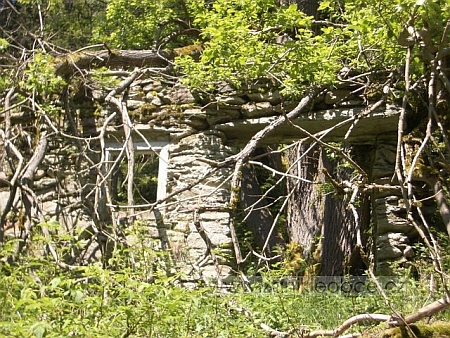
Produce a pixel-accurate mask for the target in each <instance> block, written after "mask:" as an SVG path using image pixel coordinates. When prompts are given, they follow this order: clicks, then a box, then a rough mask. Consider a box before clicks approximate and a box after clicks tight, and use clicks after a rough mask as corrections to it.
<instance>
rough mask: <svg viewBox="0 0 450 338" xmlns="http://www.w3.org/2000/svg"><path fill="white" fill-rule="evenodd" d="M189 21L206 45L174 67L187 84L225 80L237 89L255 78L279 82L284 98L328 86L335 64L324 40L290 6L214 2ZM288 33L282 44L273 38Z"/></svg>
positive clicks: (178, 61) (267, 2) (255, 2)
mask: <svg viewBox="0 0 450 338" xmlns="http://www.w3.org/2000/svg"><path fill="white" fill-rule="evenodd" d="M194 23H195V24H196V25H198V26H199V27H201V29H202V33H201V35H202V38H203V39H204V40H205V41H206V42H205V44H204V51H203V53H202V55H201V57H200V60H199V61H198V62H197V61H195V60H194V59H193V58H192V57H189V56H183V57H179V58H178V59H177V64H178V65H179V66H180V67H181V68H182V69H183V71H185V72H186V73H187V74H188V75H189V76H188V78H187V79H186V82H187V83H189V84H190V85H192V86H196V87H202V88H204V86H205V83H206V84H209V85H210V86H211V88H212V87H213V86H214V83H215V82H217V81H221V80H226V81H228V82H229V83H232V84H233V85H235V86H237V87H239V86H240V85H242V84H243V83H245V82H249V81H251V80H254V79H256V78H258V77H268V78H271V79H272V80H273V81H275V82H281V85H282V88H283V89H284V91H283V93H284V94H286V95H296V96H299V95H301V94H302V92H303V90H304V88H305V87H306V86H307V85H310V84H318V83H321V84H324V83H329V82H331V81H332V80H333V79H334V74H335V71H336V70H337V69H338V67H339V64H338V63H337V62H336V60H335V57H334V53H333V52H332V51H331V49H330V48H329V47H328V43H329V41H327V40H328V37H327V36H325V35H315V34H313V32H312V30H311V18H309V17H307V16H306V15H305V14H303V13H302V12H300V11H298V10H297V8H296V6H294V5H291V6H288V7H274V5H273V1H266V0H260V1H249V0H245V1H243V0H240V1H226V0H222V1H220V0H219V1H215V2H214V4H213V6H212V8H211V9H209V10H207V11H205V12H203V13H199V14H198V15H197V16H196V18H195V20H194ZM285 31H293V32H295V33H293V35H294V39H291V40H290V41H287V42H286V43H284V44H280V43H278V42H277V40H276V37H277V36H279V35H282V34H283V32H285Z"/></svg>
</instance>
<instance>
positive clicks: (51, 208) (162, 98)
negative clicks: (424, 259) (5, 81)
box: [0, 78, 416, 278]
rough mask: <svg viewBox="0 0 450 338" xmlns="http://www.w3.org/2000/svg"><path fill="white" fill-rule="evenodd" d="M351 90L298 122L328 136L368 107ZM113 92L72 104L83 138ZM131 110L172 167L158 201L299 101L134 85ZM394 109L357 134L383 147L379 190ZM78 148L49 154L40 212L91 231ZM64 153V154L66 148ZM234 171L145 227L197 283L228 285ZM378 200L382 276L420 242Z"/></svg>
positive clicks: (172, 204)
mask: <svg viewBox="0 0 450 338" xmlns="http://www.w3.org/2000/svg"><path fill="white" fill-rule="evenodd" d="M351 91H352V88H339V89H337V90H334V91H329V92H328V93H326V94H324V95H323V96H322V97H321V98H320V100H318V101H317V102H316V104H315V105H314V108H313V111H311V112H310V113H308V114H304V115H303V116H301V117H300V118H299V121H300V122H299V123H302V126H304V125H307V126H310V127H309V130H310V131H311V132H315V131H316V130H315V129H318V130H321V129H323V128H325V127H326V126H327V125H333V124H335V123H337V122H339V121H341V120H342V119H345V118H348V117H351V116H353V115H354V114H357V112H359V111H361V110H362V109H363V108H364V105H363V99H362V98H361V97H359V96H355V95H353V94H351ZM107 93H108V92H107V91H105V90H101V89H94V90H92V91H88V93H87V95H86V96H83V97H81V98H78V99H77V100H74V102H73V103H72V106H71V111H72V114H73V115H74V116H76V122H77V124H78V127H79V130H80V133H81V134H82V135H83V136H87V135H98V133H99V131H100V130H101V129H102V128H104V127H105V120H106V118H107V117H108V116H110V114H112V113H113V112H114V111H115V108H114V107H112V106H109V105H107V104H106V103H105V102H104V98H105V96H106V95H107ZM124 102H125V103H126V106H127V108H128V113H129V115H130V117H131V120H132V122H133V125H134V127H135V128H136V129H137V130H139V132H140V134H141V135H145V137H146V138H147V140H148V142H150V143H151V144H152V142H156V143H158V144H160V143H161V142H162V144H163V146H162V149H164V152H165V156H166V160H167V163H166V166H164V168H163V170H162V171H163V172H161V170H160V173H159V175H160V177H159V180H162V182H165V184H164V187H163V188H162V189H163V190H164V191H163V192H161V191H159V192H158V193H159V194H160V195H159V197H164V196H167V195H169V194H170V193H172V192H174V191H177V190H178V189H180V188H184V187H187V186H189V185H190V184H194V182H196V181H197V180H198V178H199V177H201V176H202V175H204V174H205V173H206V172H207V171H208V170H211V169H212V167H211V164H210V163H211V161H214V162H219V161H222V160H224V159H225V158H227V157H228V156H230V155H233V154H236V153H237V152H238V151H239V147H241V146H242V145H243V144H245V142H247V141H248V139H249V138H250V137H251V136H252V134H253V132H254V131H255V130H258V129H261V128H262V127H263V126H265V125H267V123H268V122H270V121H271V119H273V117H274V115H275V116H276V115H279V114H282V113H284V112H289V111H290V110H291V109H292V108H294V107H295V106H296V102H283V100H282V96H281V95H280V93H279V92H278V91H277V90H276V88H273V86H272V85H271V84H270V83H269V82H267V81H262V82H261V83H260V84H257V85H254V86H252V87H249V88H243V89H241V90H235V89H233V88H231V87H229V86H227V85H224V86H223V87H221V88H220V87H219V88H217V91H216V92H215V93H214V94H205V93H198V92H197V93H194V92H191V91H190V90H189V89H187V88H186V87H184V86H182V85H180V84H176V85H173V84H171V83H169V81H165V80H164V79H163V78H158V79H152V78H148V79H140V80H137V81H135V82H134V83H133V84H132V85H131V87H130V88H129V90H128V92H127V93H126V95H125V97H124ZM389 109H390V108H386V109H385V111H383V112H382V113H381V115H377V116H378V120H376V122H373V121H369V122H368V123H367V124H365V125H363V122H360V124H361V128H362V129H363V130H362V131H361V132H360V133H359V134H358V132H357V131H355V135H356V136H355V139H354V142H356V143H367V142H371V144H373V143H376V147H375V148H376V151H375V164H374V167H373V173H372V176H373V181H374V182H375V183H382V184H384V183H387V182H389V180H390V179H391V177H392V174H393V172H394V163H395V148H396V143H395V138H396V133H392V131H391V130H387V129H386V128H385V127H383V126H391V127H390V128H394V129H396V119H397V114H396V112H395V111H394V112H393V113H392V112H391V113H389V112H388V110H389ZM374 118H375V116H374ZM22 120H23V116H21V115H20V114H17V116H16V117H15V123H21V121H22ZM364 120H370V118H368V119H363V120H362V121H364ZM66 125H67V121H66ZM120 125H121V119H120V117H117V118H116V120H115V121H113V122H112V123H111V124H110V125H108V126H107V139H106V145H107V147H108V146H109V147H113V146H118V145H119V146H120V144H121V142H123V135H122V134H123V133H122V131H121V127H120ZM392 125H393V127H392ZM355 130H356V129H355ZM383 132H386V133H385V134H383ZM339 133H340V134H339ZM343 133H344V134H345V130H344V131H341V132H339V131H338V134H333V133H331V134H330V135H331V136H330V138H331V139H333V138H335V139H336V141H339V140H340V139H342V135H343ZM380 133H381V134H382V135H380ZM281 134H282V135H275V136H273V137H275V138H272V139H269V140H268V142H272V143H273V142H274V140H283V142H286V141H287V140H294V139H295V138H296V137H297V138H300V137H302V136H303V135H298V132H297V131H293V130H283V131H281ZM333 135H334V136H333ZM133 140H134V141H135V146H136V145H139V144H145V142H144V141H143V140H142V139H141V138H140V136H138V135H137V134H133ZM374 140H378V141H374ZM73 143H74V141H67V140H63V139H61V140H60V143H59V142H58V140H57V142H55V143H54V144H51V145H50V147H51V153H50V154H49V155H47V157H46V158H45V160H44V162H43V163H42V165H41V167H40V168H39V170H38V171H37V173H36V176H35V182H34V185H35V187H36V191H37V194H38V196H39V199H40V201H41V203H42V210H43V211H44V212H45V214H46V215H47V216H48V217H49V218H52V219H54V220H57V221H59V222H60V223H61V224H62V225H63V226H64V227H65V228H66V229H71V228H72V227H75V226H78V227H80V226H81V227H85V228H89V227H90V226H91V224H90V222H91V220H90V216H89V215H90V214H91V213H92V203H91V202H90V199H92V195H89V192H90V191H92V188H93V182H92V178H91V177H90V176H89V174H90V170H89V167H88V166H87V165H86V164H80V157H79V156H78V155H79V154H78V153H79V149H80V148H79V147H78V148H77V146H76V145H74V144H73ZM61 144H64V147H62V148H61ZM83 147H84V148H83V149H84V150H85V151H86V152H87V153H89V156H92V158H94V159H95V160H98V158H99V151H101V150H102V149H100V147H99V144H98V143H94V145H91V146H90V147H86V145H83ZM77 154H78V155H77ZM203 159H206V161H204V160H203ZM160 168H161V167H160ZM231 172H232V169H231V168H224V169H221V170H220V171H218V172H216V173H215V174H214V175H212V176H210V177H208V178H207V179H205V180H204V181H202V182H200V183H199V184H198V185H196V186H195V187H194V188H192V189H188V190H185V191H183V192H182V193H180V194H178V195H176V196H174V197H173V198H170V199H168V200H167V201H166V205H165V206H163V207H160V208H159V211H160V212H161V213H162V215H163V218H162V221H160V222H157V221H156V220H155V219H154V217H149V219H147V220H144V221H146V222H148V226H149V236H150V237H152V238H153V239H154V240H156V241H157V242H159V243H160V246H161V247H163V248H169V249H170V250H171V252H172V253H173V255H174V256H175V257H176V258H177V259H178V260H179V261H181V262H182V264H184V265H185V266H186V267H189V268H188V271H187V272H189V273H191V274H194V275H195V278H199V277H200V278H201V277H203V278H208V277H212V276H216V275H217V274H219V275H220V276H222V277H224V278H225V277H226V276H227V275H229V274H231V273H232V271H231V269H232V268H231V267H230V256H232V254H233V251H232V243H231V238H230V233H229V222H230V221H231V219H230V212H229V210H227V208H226V206H227V202H228V199H229V196H230V183H229V180H228V181H227V180H225V178H227V177H229V175H230V174H231ZM160 190H161V189H160ZM7 194H8V192H7V191H2V192H0V201H1V202H0V205H2V204H3V201H6V199H7ZM161 194H162V195H161ZM372 200H373V206H372V219H373V222H374V224H375V228H376V234H375V237H376V252H375V255H376V257H377V258H376V259H377V262H378V265H379V267H380V268H384V267H386V266H387V263H388V262H392V261H399V262H401V261H405V260H407V259H410V258H412V257H413V256H414V252H413V249H412V247H411V245H410V244H411V242H412V241H413V240H414V238H415V236H416V234H415V233H414V231H413V229H412V227H411V226H410V225H409V223H408V222H407V221H406V219H405V215H404V213H402V211H404V207H403V206H402V202H401V198H400V197H399V196H395V195H391V194H383V193H378V195H376V196H373V197H372ZM194 214H195V217H194ZM195 220H198V221H199V222H197V223H196V224H197V226H198V224H200V225H201V226H202V227H203V229H204V230H205V232H206V234H207V235H208V237H209V239H210V240H211V242H212V245H213V246H214V248H215V249H216V250H215V252H216V258H217V262H213V261H212V260H211V257H210V256H209V255H208V248H207V246H206V244H205V241H204V238H202V236H201V235H200V234H199V232H198V228H197V227H196V224H195V222H194V221H195ZM16 230H17V229H16ZM12 231H14V227H12V228H11V229H9V232H10V233H11V232H12Z"/></svg>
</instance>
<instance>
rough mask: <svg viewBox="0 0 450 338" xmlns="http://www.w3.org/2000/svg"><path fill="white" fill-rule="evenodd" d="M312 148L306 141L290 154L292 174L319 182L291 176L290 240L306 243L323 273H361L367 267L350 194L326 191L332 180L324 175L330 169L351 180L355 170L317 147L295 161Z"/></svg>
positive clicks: (339, 178)
mask: <svg viewBox="0 0 450 338" xmlns="http://www.w3.org/2000/svg"><path fill="white" fill-rule="evenodd" d="M308 148H309V145H307V144H303V145H301V146H299V147H298V148H296V149H295V148H294V149H292V150H291V151H290V153H289V155H288V160H289V164H290V166H291V167H292V168H291V171H290V174H293V175H298V176H299V177H303V178H306V179H308V180H311V181H314V182H315V183H316V184H311V183H307V182H304V181H297V180H295V179H292V178H289V179H288V193H291V197H290V200H289V205H288V217H287V221H288V231H289V237H290V241H294V242H297V243H299V244H300V245H301V246H302V248H303V254H304V258H306V259H307V261H308V262H310V263H312V260H314V263H319V262H320V271H319V274H320V275H322V276H339V275H342V274H346V273H350V274H358V273H360V272H361V270H363V269H364V263H363V262H362V260H361V257H360V253H359V250H357V246H356V244H357V237H356V236H357V231H356V229H355V227H356V226H355V220H354V215H353V213H352V211H351V210H350V209H348V208H347V203H348V200H347V198H349V197H347V196H344V195H340V194H338V192H336V191H332V192H328V193H326V191H325V190H324V187H326V186H327V185H326V184H325V185H324V183H329V182H326V179H325V177H324V175H323V172H324V171H327V172H328V173H329V174H330V175H331V176H333V177H335V179H336V180H337V181H338V182H340V181H342V180H348V179H349V178H350V176H351V174H352V170H349V169H342V168H339V165H338V164H339V162H337V161H335V160H333V161H332V160H330V159H329V158H328V157H327V154H326V152H325V151H324V150H323V149H318V148H317V147H316V148H313V149H312V150H310V152H309V154H307V155H306V156H303V158H302V159H300V161H299V162H298V163H297V164H295V163H296V161H297V159H298V158H299V157H300V156H301V155H302V154H304V153H305V152H306V151H307V149H308ZM364 200H365V198H362V201H360V202H361V205H360V207H359V208H358V210H357V212H358V215H359V219H360V220H361V223H362V224H363V229H362V230H364V229H365V228H366V226H367V224H366V223H367V222H368V217H367V215H366V214H367V211H368V209H367V208H368V207H369V203H365V202H364ZM318 248H320V250H319V249H318ZM315 250H316V251H315ZM313 256H314V257H313Z"/></svg>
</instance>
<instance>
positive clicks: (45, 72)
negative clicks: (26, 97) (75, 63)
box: [19, 53, 65, 95]
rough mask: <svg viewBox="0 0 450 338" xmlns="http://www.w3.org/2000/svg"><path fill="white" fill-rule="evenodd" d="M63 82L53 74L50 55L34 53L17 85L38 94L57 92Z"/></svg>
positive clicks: (53, 69)
mask: <svg viewBox="0 0 450 338" xmlns="http://www.w3.org/2000/svg"><path fill="white" fill-rule="evenodd" d="M64 84H65V82H64V80H63V79H62V78H61V77H59V76H55V68H54V65H53V64H52V58H51V56H50V55H46V54H43V53H36V54H35V55H34V56H33V58H32V59H31V60H30V61H29V62H28V64H27V67H26V69H25V71H24V73H23V78H22V80H21V81H20V82H19V85H20V86H21V87H23V88H24V89H25V90H26V91H29V92H31V91H33V90H34V91H36V93H38V94H41V95H43V94H52V93H55V92H59V91H60V90H61V87H62V86H63V85H64Z"/></svg>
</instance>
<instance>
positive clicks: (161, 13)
mask: <svg viewBox="0 0 450 338" xmlns="http://www.w3.org/2000/svg"><path fill="white" fill-rule="evenodd" d="M202 8H203V7H202V3H201V1H196V0H186V1H181V0H161V1H154V0H131V1H129V0H110V1H108V4H107V8H106V18H105V21H104V22H101V23H100V22H99V24H98V25H97V27H96V29H95V32H94V39H95V40H96V41H103V42H106V43H107V44H108V45H110V46H112V47H114V48H122V49H127V48H130V49H149V48H151V47H153V46H154V45H156V46H158V45H159V43H158V42H160V41H157V40H161V39H163V38H165V37H167V36H168V35H170V34H172V33H174V31H175V32H177V31H178V32H182V31H183V30H185V29H187V28H189V24H190V19H191V18H190V15H191V14H194V13H196V12H197V11H199V10H201V9H202ZM160 27H161V32H160V31H159V29H160ZM158 35H160V36H158ZM180 35H182V34H180ZM177 39H178V40H180V41H182V42H184V43H181V44H180V43H179V42H178V43H177V42H175V43H173V44H172V47H173V46H175V47H179V46H182V45H185V44H189V43H186V41H189V40H185V39H183V38H182V37H179V36H177Z"/></svg>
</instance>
